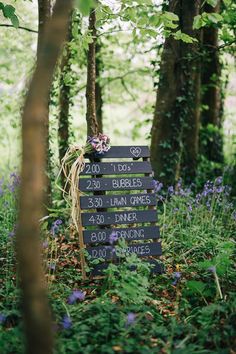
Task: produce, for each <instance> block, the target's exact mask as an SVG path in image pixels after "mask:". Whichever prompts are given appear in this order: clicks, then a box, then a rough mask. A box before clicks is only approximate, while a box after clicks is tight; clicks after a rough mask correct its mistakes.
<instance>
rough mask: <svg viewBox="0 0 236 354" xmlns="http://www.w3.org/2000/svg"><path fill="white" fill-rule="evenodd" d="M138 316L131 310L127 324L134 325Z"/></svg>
mask: <svg viewBox="0 0 236 354" xmlns="http://www.w3.org/2000/svg"><path fill="white" fill-rule="evenodd" d="M136 317H137V315H136V313H133V312H129V313H128V314H127V317H126V326H130V325H132V324H133V323H134V322H135V320H136Z"/></svg>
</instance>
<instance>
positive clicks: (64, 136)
mask: <svg viewBox="0 0 236 354" xmlns="http://www.w3.org/2000/svg"><path fill="white" fill-rule="evenodd" d="M71 40H72V14H71V16H70V26H69V30H68V33H67V43H66V44H65V46H64V51H63V54H62V58H61V65H60V78H59V80H60V92H59V117H58V144H59V159H60V161H61V160H62V158H63V157H64V155H65V153H66V150H67V149H68V144H69V142H68V140H69V114H70V96H71V83H70V82H69V81H68V79H66V76H68V74H69V72H70V70H71V59H72V54H71V46H70V41H71ZM61 178H62V181H61V182H62V186H64V185H65V177H64V175H62V176H61Z"/></svg>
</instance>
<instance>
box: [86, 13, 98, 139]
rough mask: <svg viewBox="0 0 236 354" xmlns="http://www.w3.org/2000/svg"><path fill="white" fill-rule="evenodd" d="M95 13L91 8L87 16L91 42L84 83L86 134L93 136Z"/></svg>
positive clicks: (95, 122) (94, 112)
mask: <svg viewBox="0 0 236 354" xmlns="http://www.w3.org/2000/svg"><path fill="white" fill-rule="evenodd" d="M95 24H96V14H95V11H94V9H92V10H91V12H90V16H89V31H90V32H91V35H92V36H93V42H92V43H90V44H89V49H88V56H87V85H86V100H87V112H86V120H87V135H88V136H93V135H97V134H98V122H97V117H96V92H95V91H96V89H95V86H96V59H95V58H96V36H97V33H96V28H95Z"/></svg>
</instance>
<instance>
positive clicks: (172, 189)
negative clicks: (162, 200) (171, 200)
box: [168, 186, 174, 195]
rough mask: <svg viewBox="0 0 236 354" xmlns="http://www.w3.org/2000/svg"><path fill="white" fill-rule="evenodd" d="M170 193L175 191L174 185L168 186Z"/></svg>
mask: <svg viewBox="0 0 236 354" xmlns="http://www.w3.org/2000/svg"><path fill="white" fill-rule="evenodd" d="M168 193H169V194H170V195H172V194H173V193H174V187H173V186H170V187H168Z"/></svg>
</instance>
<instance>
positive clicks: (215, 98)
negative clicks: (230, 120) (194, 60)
mask: <svg viewBox="0 0 236 354" xmlns="http://www.w3.org/2000/svg"><path fill="white" fill-rule="evenodd" d="M203 11H205V12H209V13H219V12H220V1H218V4H217V6H216V7H215V8H213V7H212V6H210V5H208V4H205V5H204V8H203ZM202 47H203V65H202V98H201V100H202V105H203V107H206V108H205V109H203V111H202V114H201V123H202V128H203V132H202V138H201V150H202V153H203V155H204V156H205V157H206V158H207V159H208V160H209V161H214V162H223V139H222V136H221V133H220V131H219V130H217V129H216V130H212V129H207V127H209V125H212V126H213V127H216V128H219V129H220V128H221V127H222V116H223V114H222V95H221V81H220V77H221V64H220V58H219V51H218V50H217V47H218V27H217V26H216V25H214V24H212V25H211V26H209V27H204V28H203V35H202Z"/></svg>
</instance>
